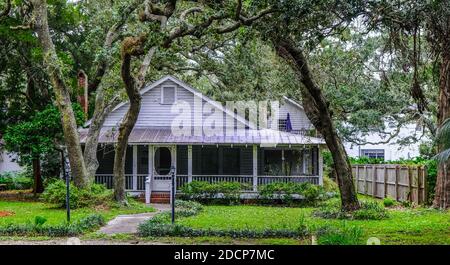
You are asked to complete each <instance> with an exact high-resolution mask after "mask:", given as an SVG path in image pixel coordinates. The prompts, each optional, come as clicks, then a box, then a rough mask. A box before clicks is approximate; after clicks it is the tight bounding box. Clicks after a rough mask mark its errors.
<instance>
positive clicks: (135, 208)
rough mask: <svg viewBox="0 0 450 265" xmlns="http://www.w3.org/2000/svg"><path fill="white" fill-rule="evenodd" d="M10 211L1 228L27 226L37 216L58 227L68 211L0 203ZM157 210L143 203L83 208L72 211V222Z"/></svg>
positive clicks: (0, 207)
mask: <svg viewBox="0 0 450 265" xmlns="http://www.w3.org/2000/svg"><path fill="white" fill-rule="evenodd" d="M1 211H8V212H12V213H13V215H10V216H3V217H0V226H6V225H8V224H11V223H12V224H26V223H27V222H33V220H34V217H35V216H42V217H45V218H46V219H47V222H46V224H49V225H56V224H61V223H64V222H65V221H66V210H65V209H61V208H56V207H55V206H54V205H52V204H47V203H42V202H16V201H0V212H1ZM152 211H155V209H153V208H151V207H146V206H145V204H143V203H133V204H131V206H130V207H120V208H119V207H113V208H110V209H104V208H98V209H95V208H81V209H73V210H71V220H72V221H76V220H79V219H81V218H83V217H86V216H87V215H89V214H93V213H98V214H101V215H103V217H105V219H106V220H107V221H108V220H111V219H112V218H114V217H115V216H117V215H119V214H132V213H143V212H152Z"/></svg>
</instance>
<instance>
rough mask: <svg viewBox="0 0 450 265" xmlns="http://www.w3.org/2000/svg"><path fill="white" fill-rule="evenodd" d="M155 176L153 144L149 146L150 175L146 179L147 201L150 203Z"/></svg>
mask: <svg viewBox="0 0 450 265" xmlns="http://www.w3.org/2000/svg"><path fill="white" fill-rule="evenodd" d="M152 176H153V146H151V145H149V146H148V176H147V178H146V180H145V203H147V204H149V203H150V197H151V194H152Z"/></svg>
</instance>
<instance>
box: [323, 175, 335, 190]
mask: <svg viewBox="0 0 450 265" xmlns="http://www.w3.org/2000/svg"><path fill="white" fill-rule="evenodd" d="M323 189H324V190H325V191H326V192H338V191H339V187H338V184H337V183H336V182H334V180H332V179H331V178H329V177H325V176H324V177H323Z"/></svg>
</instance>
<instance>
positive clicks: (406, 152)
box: [344, 124, 425, 160]
mask: <svg viewBox="0 0 450 265" xmlns="http://www.w3.org/2000/svg"><path fill="white" fill-rule="evenodd" d="M420 133H421V132H417V131H416V125H415V124H410V125H408V126H405V127H404V128H402V129H401V130H400V133H399V135H398V136H397V137H395V138H394V139H392V140H391V141H390V142H389V143H387V144H365V145H356V144H353V143H348V142H347V143H344V145H345V149H346V151H347V154H348V155H349V156H351V157H359V156H360V150H361V149H383V150H384V156H385V160H398V159H401V158H403V159H408V158H414V157H417V156H419V155H420V154H419V145H420V144H421V142H422V141H419V142H417V143H414V144H411V145H407V146H402V145H399V144H397V143H396V142H397V141H398V140H399V139H401V138H404V137H407V136H410V135H412V134H417V135H419V134H420ZM364 139H365V140H366V141H370V142H379V141H383V139H382V138H381V137H380V136H379V135H378V134H371V135H369V136H366V137H364ZM424 140H425V139H424Z"/></svg>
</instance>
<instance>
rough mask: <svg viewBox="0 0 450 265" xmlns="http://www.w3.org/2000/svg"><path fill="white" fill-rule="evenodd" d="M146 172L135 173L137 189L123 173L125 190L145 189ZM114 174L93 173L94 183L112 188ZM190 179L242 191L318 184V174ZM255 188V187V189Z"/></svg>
mask: <svg viewBox="0 0 450 265" xmlns="http://www.w3.org/2000/svg"><path fill="white" fill-rule="evenodd" d="M147 176H148V175H147V174H138V175H137V186H136V187H137V189H133V186H134V185H133V184H134V183H133V175H132V174H126V175H125V189H126V190H127V191H145V180H146V178H147ZM113 178H114V175H113V174H97V175H95V183H99V184H105V185H106V187H107V188H108V189H112V188H113V185H114V182H113ZM176 181H177V183H176V185H177V190H178V191H180V189H181V187H182V186H183V185H185V184H187V183H189V181H190V179H189V176H188V175H177V177H176ZM191 181H206V182H209V183H217V182H239V183H242V184H244V187H245V188H244V190H243V191H244V192H249V191H257V188H258V186H262V185H266V184H270V183H273V182H285V183H287V182H297V183H302V182H309V183H311V184H316V185H318V184H319V176H257V177H256V178H254V177H253V176H249V175H192V178H191ZM255 188H256V189H255Z"/></svg>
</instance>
